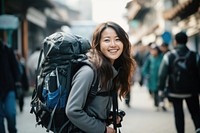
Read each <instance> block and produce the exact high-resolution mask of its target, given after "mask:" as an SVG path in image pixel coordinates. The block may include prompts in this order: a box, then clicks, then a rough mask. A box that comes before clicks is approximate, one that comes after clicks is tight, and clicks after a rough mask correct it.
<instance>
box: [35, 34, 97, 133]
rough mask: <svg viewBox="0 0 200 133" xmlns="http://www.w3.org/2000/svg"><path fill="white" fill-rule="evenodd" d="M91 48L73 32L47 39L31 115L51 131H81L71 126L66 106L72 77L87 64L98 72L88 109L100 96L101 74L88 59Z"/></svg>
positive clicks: (39, 64) (89, 98)
mask: <svg viewBox="0 0 200 133" xmlns="http://www.w3.org/2000/svg"><path fill="white" fill-rule="evenodd" d="M90 47H91V46H90V43H89V41H88V40H86V39H84V38H82V37H80V36H77V35H73V34H70V33H63V32H56V33H54V34H52V35H50V36H48V37H46V38H45V39H44V42H43V49H42V50H41V54H40V59H39V61H38V69H37V74H36V75H37V79H36V88H35V90H34V92H33V94H32V101H31V113H34V114H35V116H36V122H37V124H38V125H42V126H43V127H45V128H46V129H47V132H48V131H50V130H51V131H53V132H65V133H69V132H70V133H71V132H73V133H74V132H79V131H80V130H79V129H77V128H76V127H75V126H73V124H72V123H70V121H69V119H68V118H67V116H66V114H65V106H66V103H67V99H68V95H69V93H70V89H71V80H72V77H73V75H74V74H75V73H76V72H77V71H78V69H79V68H80V67H82V66H83V65H88V66H90V67H91V68H92V69H93V70H94V73H95V76H94V80H93V83H92V86H91V89H90V92H89V94H88V98H87V102H86V106H87V105H88V104H89V103H90V102H91V100H92V99H93V98H94V97H95V95H96V93H97V89H98V80H97V72H96V69H95V67H93V65H92V64H91V63H90V62H89V61H88V60H87V56H86V52H87V51H88V50H89V49H90ZM42 56H43V60H42V62H41V58H42Z"/></svg>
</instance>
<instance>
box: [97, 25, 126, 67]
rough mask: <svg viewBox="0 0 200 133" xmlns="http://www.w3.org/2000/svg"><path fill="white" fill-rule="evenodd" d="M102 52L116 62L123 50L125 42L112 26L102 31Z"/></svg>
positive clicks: (112, 61)
mask: <svg viewBox="0 0 200 133" xmlns="http://www.w3.org/2000/svg"><path fill="white" fill-rule="evenodd" d="M100 49H101V52H102V53H103V54H104V55H105V56H106V57H107V58H108V59H109V60H110V61H111V63H112V64H114V61H115V60H116V59H117V58H119V56H120V55H121V53H122V51H123V43H122V42H121V40H120V39H119V37H118V36H117V33H116V32H115V30H114V29H112V28H107V29H105V30H104V31H103V32H102V36H101V40H100Z"/></svg>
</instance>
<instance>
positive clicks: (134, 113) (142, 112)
mask: <svg viewBox="0 0 200 133" xmlns="http://www.w3.org/2000/svg"><path fill="white" fill-rule="evenodd" d="M131 98H132V99H131V108H128V107H126V106H125V104H124V101H122V102H119V108H120V109H122V110H124V111H125V112H126V116H125V117H124V121H123V122H122V128H121V132H122V133H176V130H175V125H174V117H173V111H172V108H168V111H167V112H163V111H159V112H156V111H155V109H154V107H153V101H152V99H151V97H150V96H149V94H148V92H147V90H146V89H145V88H140V87H138V86H137V85H135V86H134V87H133V88H132V91H131ZM30 101H31V97H30V96H28V97H26V100H25V108H24V112H23V113H20V112H19V108H18V106H17V110H18V111H17V128H18V133H45V132H46V129H45V128H42V127H41V126H37V127H36V126H35V124H36V121H35V117H34V115H33V114H30ZM185 129H186V130H185V131H186V132H185V133H194V126H193V123H192V120H191V117H190V115H189V113H188V110H187V109H186V110H185Z"/></svg>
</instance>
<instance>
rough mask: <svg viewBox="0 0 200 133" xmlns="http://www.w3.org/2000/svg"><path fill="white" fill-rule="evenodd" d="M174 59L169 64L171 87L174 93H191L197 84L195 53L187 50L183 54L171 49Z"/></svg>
mask: <svg viewBox="0 0 200 133" xmlns="http://www.w3.org/2000/svg"><path fill="white" fill-rule="evenodd" d="M172 54H173V56H174V60H173V61H172V64H171V74H170V76H171V78H170V81H171V83H172V87H173V90H174V92H175V93H191V92H192V91H193V90H192V89H195V88H196V86H197V84H198V81H197V79H198V73H197V64H196V54H195V53H194V52H191V51H188V52H187V53H186V54H185V55H184V56H181V55H179V54H178V52H177V51H175V50H173V51H172Z"/></svg>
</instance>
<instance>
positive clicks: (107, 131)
mask: <svg viewBox="0 0 200 133" xmlns="http://www.w3.org/2000/svg"><path fill="white" fill-rule="evenodd" d="M106 133H115V129H113V128H111V127H106Z"/></svg>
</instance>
